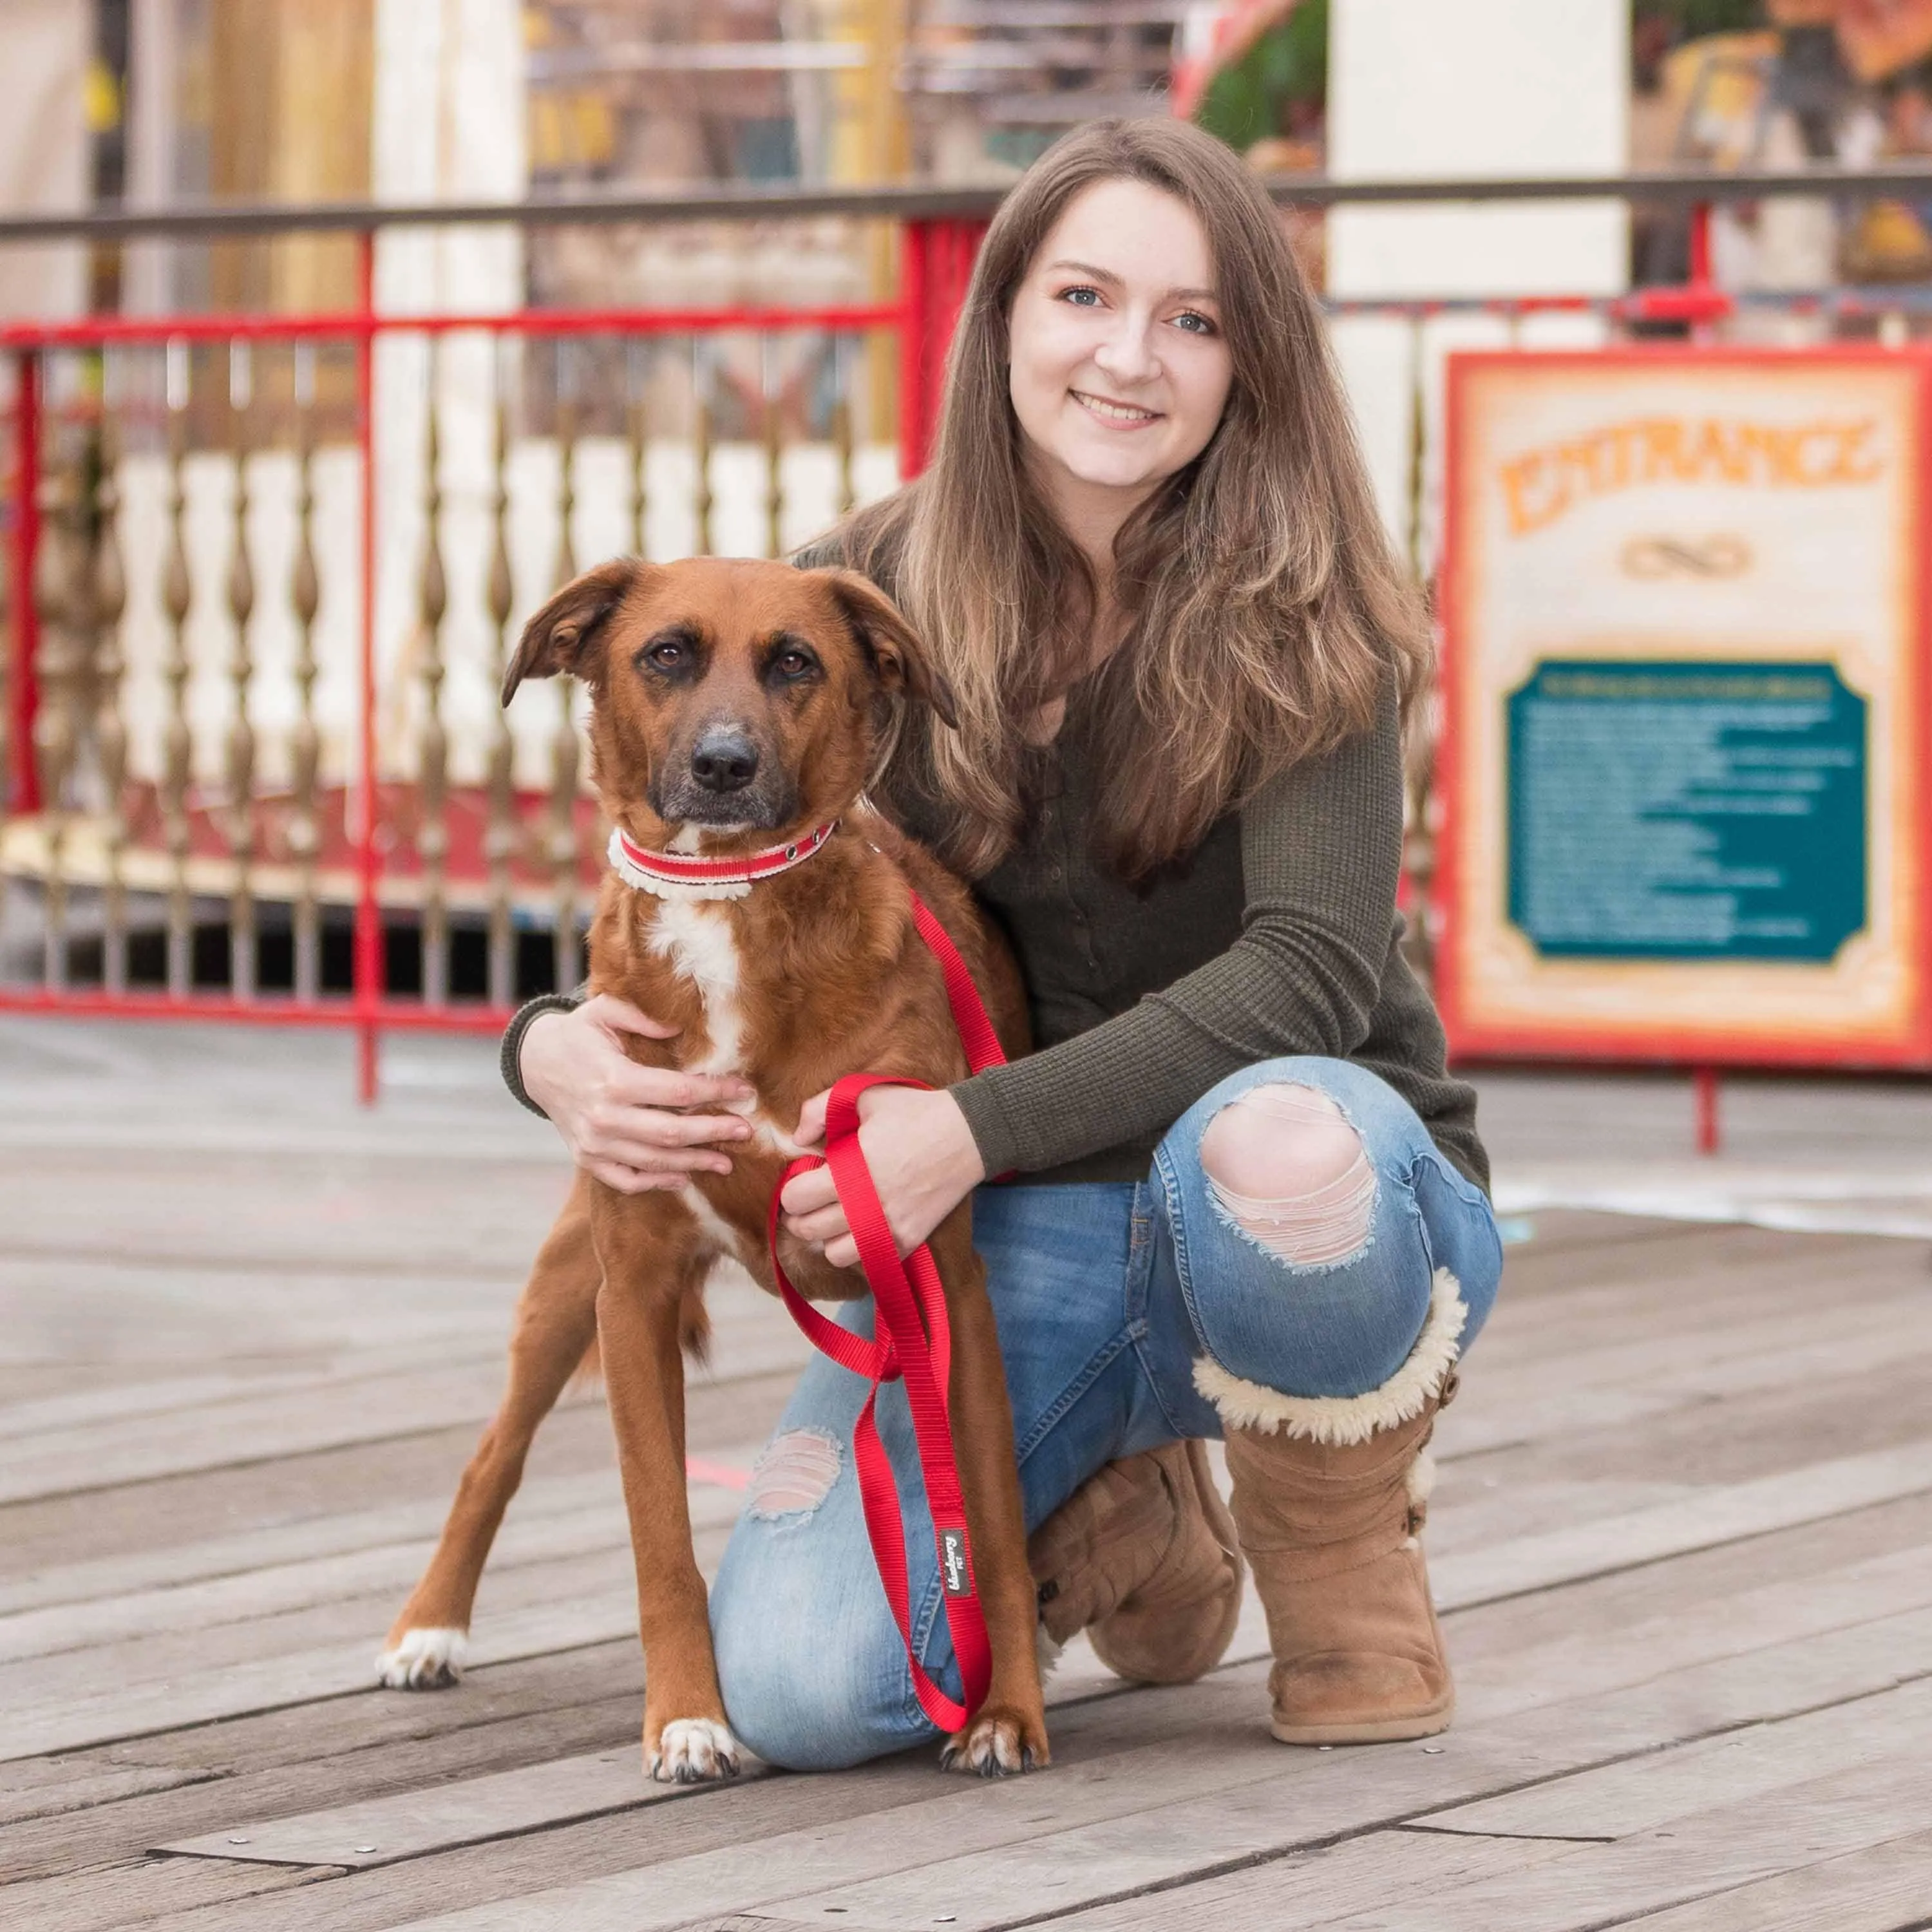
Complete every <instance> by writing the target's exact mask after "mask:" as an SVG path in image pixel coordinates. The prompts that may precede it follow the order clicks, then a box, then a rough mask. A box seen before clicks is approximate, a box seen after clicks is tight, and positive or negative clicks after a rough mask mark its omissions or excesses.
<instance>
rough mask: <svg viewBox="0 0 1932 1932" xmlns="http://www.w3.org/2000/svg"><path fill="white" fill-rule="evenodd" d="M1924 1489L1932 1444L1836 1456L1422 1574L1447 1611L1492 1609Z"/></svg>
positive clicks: (1478, 1553) (1476, 1554)
mask: <svg viewBox="0 0 1932 1932" xmlns="http://www.w3.org/2000/svg"><path fill="white" fill-rule="evenodd" d="M1926 1490H1932V1442H1911V1443H1908V1444H1906V1445H1903V1446H1901V1447H1900V1448H1895V1449H1881V1450H1876V1451H1873V1452H1872V1453H1871V1454H1868V1455H1863V1456H1848V1457H1840V1458H1838V1460H1835V1461H1832V1462H1829V1463H1816V1464H1814V1465H1812V1466H1810V1467H1808V1468H1803V1469H1790V1470H1786V1471H1784V1472H1781V1473H1780V1474H1778V1475H1772V1476H1766V1477H1762V1478H1759V1479H1758V1480H1757V1481H1754V1482H1747V1483H1731V1484H1724V1485H1722V1486H1719V1487H1712V1488H1710V1489H1709V1490H1703V1491H1702V1492H1700V1493H1699V1494H1697V1495H1696V1496H1690V1497H1687V1498H1685V1499H1683V1500H1682V1502H1672V1503H1664V1504H1662V1505H1659V1506H1658V1507H1657V1508H1652V1509H1647V1510H1637V1511H1632V1512H1631V1514H1629V1515H1628V1516H1625V1517H1613V1518H1611V1519H1610V1520H1608V1521H1607V1522H1602V1523H1579V1524H1577V1525H1575V1526H1573V1527H1571V1528H1569V1529H1556V1530H1546V1531H1544V1532H1541V1534H1539V1535H1534V1536H1526V1537H1523V1538H1516V1539H1513V1540H1511V1541H1508V1542H1505V1543H1500V1544H1493V1545H1491V1546H1490V1547H1489V1548H1487V1549H1486V1550H1469V1551H1466V1552H1463V1553H1461V1554H1460V1555H1454V1556H1445V1557H1444V1558H1443V1559H1442V1560H1441V1561H1440V1562H1437V1563H1435V1564H1433V1565H1432V1566H1431V1568H1432V1575H1433V1580H1434V1584H1435V1589H1436V1598H1437V1601H1439V1603H1442V1604H1447V1605H1449V1606H1452V1607H1462V1606H1466V1605H1468V1604H1480V1603H1492V1602H1494V1601H1496V1600H1497V1599H1498V1598H1502V1597H1508V1596H1513V1595H1520V1594H1523V1593H1526V1592H1530V1591H1533V1590H1544V1589H1550V1587H1551V1586H1553V1585H1555V1584H1558V1583H1574V1582H1576V1581H1577V1580H1580V1579H1581V1578H1583V1577H1595V1576H1601V1575H1602V1574H1605V1573H1606V1572H1607V1571H1615V1570H1620V1569H1628V1568H1632V1567H1633V1566H1634V1565H1638V1564H1644V1563H1655V1562H1658V1561H1659V1560H1660V1559H1662V1558H1664V1557H1667V1556H1677V1555H1679V1554H1681V1553H1683V1552H1685V1551H1686V1550H1703V1549H1709V1548H1710V1547H1712V1545H1714V1544H1721V1543H1730V1542H1736V1541H1739V1540H1740V1539H1741V1538H1745V1537H1751V1536H1763V1535H1766V1534H1767V1533H1768V1532H1770V1531H1772V1530H1776V1529H1790V1528H1791V1527H1793V1526H1794V1525H1796V1524H1799V1523H1811V1522H1815V1521H1817V1520H1818V1519H1819V1518H1820V1517H1828V1516H1838V1515H1842V1514H1844V1513H1845V1512H1846V1511H1850V1510H1856V1509H1867V1508H1870V1507H1871V1506H1872V1505H1873V1504H1875V1503H1881V1502H1891V1501H1894V1500H1895V1499H1897V1498H1899V1497H1901V1496H1915V1495H1918V1494H1920V1493H1923V1492H1924V1491H1926Z"/></svg>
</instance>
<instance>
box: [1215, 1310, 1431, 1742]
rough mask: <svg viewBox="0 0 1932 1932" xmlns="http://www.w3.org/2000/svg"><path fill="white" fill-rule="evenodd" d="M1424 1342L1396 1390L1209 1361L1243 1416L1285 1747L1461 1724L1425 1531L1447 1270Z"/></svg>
mask: <svg viewBox="0 0 1932 1932" xmlns="http://www.w3.org/2000/svg"><path fill="white" fill-rule="evenodd" d="M1436 1289H1437V1292H1436V1302H1435V1305H1434V1306H1433V1308H1432V1310H1431V1313H1430V1319H1429V1321H1428V1322H1427V1323H1426V1324H1425V1325H1424V1331H1423V1334H1422V1337H1421V1340H1418V1343H1417V1344H1416V1346H1415V1350H1414V1351H1412V1353H1411V1356H1410V1358H1409V1361H1407V1362H1406V1363H1405V1364H1403V1367H1402V1369H1401V1370H1399V1371H1398V1372H1397V1375H1396V1376H1395V1377H1394V1378H1393V1379H1391V1382H1389V1383H1388V1385H1386V1386H1385V1388H1382V1389H1379V1390H1374V1391H1370V1393H1369V1394H1367V1395H1365V1396H1361V1397H1350V1398H1348V1399H1346V1400H1342V1399H1329V1398H1320V1399H1316V1398H1307V1399H1299V1398H1296V1397H1284V1396H1280V1395H1277V1394H1274V1392H1272V1391H1266V1390H1262V1389H1259V1388H1256V1386H1255V1385H1253V1384H1243V1383H1237V1382H1235V1379H1234V1378H1232V1377H1231V1376H1226V1375H1225V1373H1223V1372H1220V1371H1218V1370H1212V1369H1211V1367H1210V1368H1209V1369H1208V1370H1207V1372H1206V1373H1203V1372H1202V1370H1199V1369H1198V1370H1197V1373H1196V1382H1197V1383H1198V1384H1199V1385H1200V1386H1201V1387H1202V1389H1203V1391H1204V1392H1211V1393H1213V1394H1214V1397H1215V1399H1216V1400H1217V1402H1219V1403H1220V1406H1221V1409H1222V1413H1223V1416H1224V1417H1226V1418H1228V1421H1229V1427H1228V1430H1227V1437H1226V1439H1227V1449H1228V1472H1229V1475H1230V1477H1231V1478H1232V1479H1233V1484H1234V1514H1235V1525H1236V1526H1237V1528H1238V1529H1239V1531H1240V1532H1241V1548H1242V1550H1243V1551H1244V1553H1246V1555H1247V1559H1248V1562H1249V1563H1250V1565H1252V1566H1253V1570H1254V1574H1255V1587H1256V1589H1257V1590H1259V1592H1261V1598H1262V1607H1264V1608H1265V1610H1266V1611H1267V1612H1268V1637H1269V1640H1270V1643H1271V1648H1272V1649H1273V1650H1274V1670H1272V1671H1271V1673H1269V1676H1268V1694H1269V1697H1270V1700H1271V1703H1272V1705H1273V1707H1274V1709H1273V1716H1272V1722H1271V1727H1270V1728H1271V1730H1273V1731H1274V1735H1275V1736H1277V1738H1279V1739H1281V1741H1282V1742H1283V1743H1284V1744H1292V1745H1340V1744H1374V1743H1378V1742H1384V1741H1389V1740H1394V1739H1402V1738H1426V1737H1429V1736H1432V1735H1433V1733H1436V1732H1437V1731H1440V1730H1446V1729H1447V1728H1448V1724H1449V1721H1450V1718H1451V1716H1452V1715H1453V1714H1454V1710H1455V1706H1456V1691H1455V1685H1454V1682H1452V1680H1451V1677H1450V1675H1449V1665H1448V1660H1447V1659H1446V1658H1445V1656H1444V1655H1443V1651H1442V1628H1441V1627H1440V1625H1438V1623H1437V1622H1436V1610H1435V1606H1434V1604H1433V1602H1432V1601H1431V1600H1430V1594H1429V1572H1428V1568H1427V1565H1425V1563H1424V1560H1423V1555H1422V1544H1421V1540H1420V1535H1421V1529H1422V1526H1423V1523H1424V1518H1425V1517H1426V1516H1427V1498H1428V1490H1429V1484H1430V1480H1431V1478H1432V1477H1433V1473H1434V1470H1433V1464H1432V1463H1430V1460H1429V1458H1428V1457H1427V1455H1426V1454H1424V1451H1425V1450H1426V1448H1427V1445H1428V1442H1429V1439H1430V1434H1431V1433H1432V1432H1433V1430H1434V1428H1435V1426H1436V1412H1437V1410H1438V1409H1440V1408H1441V1407H1442V1405H1443V1404H1444V1403H1446V1402H1448V1400H1450V1398H1451V1397H1452V1396H1453V1395H1454V1393H1455V1388H1456V1372H1455V1370H1454V1366H1453V1364H1454V1358H1455V1343H1456V1339H1457V1336H1458V1335H1459V1334H1460V1332H1461V1328H1462V1325H1463V1313H1464V1311H1463V1305H1462V1301H1461V1298H1460V1295H1458V1294H1457V1292H1456V1285H1455V1283H1454V1278H1453V1277H1448V1276H1447V1275H1446V1274H1439V1277H1438V1279H1437V1284H1436ZM1211 1384H1214V1385H1215V1386H1214V1389H1213V1390H1212V1391H1210V1385H1211Z"/></svg>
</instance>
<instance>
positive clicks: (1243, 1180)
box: [1200, 1080, 1376, 1268]
mask: <svg viewBox="0 0 1932 1932" xmlns="http://www.w3.org/2000/svg"><path fill="white" fill-rule="evenodd" d="M1200 1160H1201V1171H1202V1176H1203V1178H1205V1181H1207V1184H1208V1193H1209V1194H1210V1195H1211V1197H1212V1199H1213V1200H1214V1205H1215V1207H1216V1208H1217V1210H1218V1211H1219V1212H1220V1215H1221V1217H1222V1218H1223V1220H1225V1221H1226V1223H1228V1224H1229V1226H1231V1227H1232V1228H1234V1229H1236V1230H1237V1231H1238V1232H1240V1233H1241V1234H1242V1235H1244V1236H1245V1237H1246V1238H1247V1239H1248V1240H1249V1241H1252V1242H1253V1243H1254V1244H1255V1245H1256V1247H1259V1248H1260V1249H1262V1250H1263V1252H1264V1253H1268V1254H1269V1255H1271V1256H1274V1257H1275V1258H1276V1259H1277V1260H1280V1261H1283V1262H1289V1264H1291V1265H1295V1266H1298V1267H1304V1268H1318V1267H1327V1266H1332V1265H1334V1264H1335V1263H1336V1262H1343V1261H1346V1260H1347V1259H1349V1256H1352V1255H1354V1254H1356V1253H1359V1252H1360V1251H1361V1250H1362V1249H1363V1248H1364V1247H1366V1246H1367V1244H1368V1241H1369V1238H1370V1229H1371V1227H1372V1225H1373V1220H1374V1215H1375V1206H1376V1170H1375V1164H1374V1163H1373V1160H1371V1159H1370V1154H1369V1151H1368V1148H1367V1145H1366V1144H1365V1143H1364V1141H1363V1139H1362V1136H1361V1131H1360V1130H1358V1128H1357V1127H1355V1124H1353V1123H1352V1121H1350V1120H1349V1118H1348V1116H1347V1115H1346V1114H1345V1113H1344V1112H1343V1109H1342V1108H1341V1106H1340V1104H1339V1103H1337V1101H1336V1100H1334V1097H1332V1096H1331V1094H1328V1093H1327V1092H1325V1091H1323V1090H1322V1088H1319V1087H1316V1086H1313V1085H1305V1084H1304V1083H1302V1082H1298V1081H1293V1080H1280V1081H1270V1082H1267V1083H1265V1085H1260V1086H1256V1087H1250V1088H1245V1089H1244V1090H1243V1091H1241V1092H1239V1093H1238V1094H1235V1095H1234V1096H1233V1097H1232V1098H1231V1099H1229V1100H1226V1102H1225V1103H1223V1104H1222V1105H1221V1106H1220V1107H1218V1108H1217V1110H1216V1111H1215V1112H1214V1114H1213V1115H1212V1116H1211V1118H1210V1119H1209V1120H1208V1124H1207V1125H1206V1127H1205V1129H1204V1130H1202V1136H1201V1147H1200Z"/></svg>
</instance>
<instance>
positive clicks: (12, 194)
mask: <svg viewBox="0 0 1932 1932" xmlns="http://www.w3.org/2000/svg"><path fill="white" fill-rule="evenodd" d="M92 18H93V10H92V8H91V7H80V6H77V5H75V4H74V0H7V8H6V47H7V112H6V113H5V115H4V116H0V205H4V206H5V207H6V208H7V209H8V210H9V211H11V212H12V213H14V214H84V213H86V210H87V205H88V191H89V181H88V140H87V118H86V86H85V83H86V74H87V62H88V56H89V51H90V49H89V27H90V25H91V23H92ZM86 306H87V254H86V250H85V249H84V248H83V247H82V245H80V243H78V242H46V243H37V244H36V245H34V246H33V247H31V248H21V247H18V246H16V247H13V248H7V249H5V250H4V251H0V315H4V316H8V317H22V318H24V319H26V320H58V319H60V318H61V317H66V316H74V315H79V314H81V313H82V311H83V310H84V309H85V308H86Z"/></svg>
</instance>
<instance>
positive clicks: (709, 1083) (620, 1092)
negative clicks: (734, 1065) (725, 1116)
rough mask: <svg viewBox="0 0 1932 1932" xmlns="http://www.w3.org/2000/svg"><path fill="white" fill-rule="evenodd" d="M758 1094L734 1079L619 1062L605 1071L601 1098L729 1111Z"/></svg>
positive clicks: (640, 1103)
mask: <svg viewBox="0 0 1932 1932" xmlns="http://www.w3.org/2000/svg"><path fill="white" fill-rule="evenodd" d="M756 1095H757V1088H754V1087H753V1086H751V1085H750V1084H749V1083H748V1082H745V1081H742V1080H740V1079H736V1077H735V1076H730V1075H726V1076H722V1077H721V1076H718V1075H717V1074H714V1073H676V1072H673V1070H672V1069H670V1067H640V1066H638V1065H637V1063H636V1062H635V1061H629V1060H620V1061H617V1062H616V1063H615V1064H613V1065H612V1066H611V1067H609V1068H607V1070H605V1073H604V1080H603V1083H602V1087H601V1091H600V1092H599V1094H598V1098H599V1099H600V1100H616V1101H620V1102H623V1103H627V1104H628V1105H629V1106H634V1107H728V1106H730V1105H731V1104H732V1103H733V1101H739V1100H751V1099H754V1098H755V1097H756Z"/></svg>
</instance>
